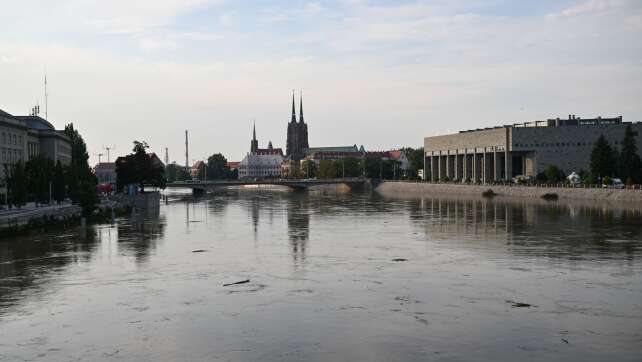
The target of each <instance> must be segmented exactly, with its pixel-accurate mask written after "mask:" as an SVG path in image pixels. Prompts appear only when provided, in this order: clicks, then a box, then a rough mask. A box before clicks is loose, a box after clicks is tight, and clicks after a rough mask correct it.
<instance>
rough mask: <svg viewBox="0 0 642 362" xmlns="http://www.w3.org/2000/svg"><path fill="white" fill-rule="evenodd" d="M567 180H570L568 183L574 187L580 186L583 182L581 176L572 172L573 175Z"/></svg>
mask: <svg viewBox="0 0 642 362" xmlns="http://www.w3.org/2000/svg"><path fill="white" fill-rule="evenodd" d="M566 179H567V180H568V182H569V183H570V184H571V185H573V186H575V185H579V184H580V182H581V181H582V180H581V178H580V175H578V174H577V173H576V172H575V171H573V172H571V174H570V175H568V176H567V177H566Z"/></svg>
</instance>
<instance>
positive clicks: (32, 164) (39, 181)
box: [25, 155, 55, 205]
mask: <svg viewBox="0 0 642 362" xmlns="http://www.w3.org/2000/svg"><path fill="white" fill-rule="evenodd" d="M54 167H55V166H54V163H53V161H52V160H51V159H50V158H48V157H46V156H43V155H36V156H34V157H32V158H31V159H30V160H29V161H27V163H25V173H26V175H27V187H28V190H29V191H30V192H31V193H32V195H33V198H34V201H35V202H36V205H38V203H40V204H46V203H49V196H50V192H49V191H50V185H51V184H50V183H51V182H52V181H53V174H54Z"/></svg>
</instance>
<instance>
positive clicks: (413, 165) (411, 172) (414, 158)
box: [401, 147, 424, 178]
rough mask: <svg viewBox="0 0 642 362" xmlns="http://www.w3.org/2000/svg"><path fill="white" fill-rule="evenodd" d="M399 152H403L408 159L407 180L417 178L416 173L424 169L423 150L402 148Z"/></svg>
mask: <svg viewBox="0 0 642 362" xmlns="http://www.w3.org/2000/svg"><path fill="white" fill-rule="evenodd" d="M401 151H403V152H404V153H405V154H406V157H407V158H408V166H409V169H408V178H417V177H419V176H418V175H419V173H418V171H419V170H420V169H423V168H424V148H423V147H420V148H417V149H414V148H412V147H404V148H402V149H401Z"/></svg>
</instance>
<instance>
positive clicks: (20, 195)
mask: <svg viewBox="0 0 642 362" xmlns="http://www.w3.org/2000/svg"><path fill="white" fill-rule="evenodd" d="M5 175H8V177H6V179H7V188H8V193H9V197H10V200H9V202H10V203H11V204H12V205H15V206H16V207H20V206H23V205H25V204H26V203H27V176H26V174H25V170H24V166H23V165H22V162H18V163H16V164H14V165H12V166H11V167H7V165H5Z"/></svg>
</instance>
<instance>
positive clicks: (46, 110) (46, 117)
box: [45, 70, 49, 120]
mask: <svg viewBox="0 0 642 362" xmlns="http://www.w3.org/2000/svg"><path fill="white" fill-rule="evenodd" d="M48 96H49V94H48V93H47V71H46V70H45V119H46V120H49V102H48V99H47V97H48Z"/></svg>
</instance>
